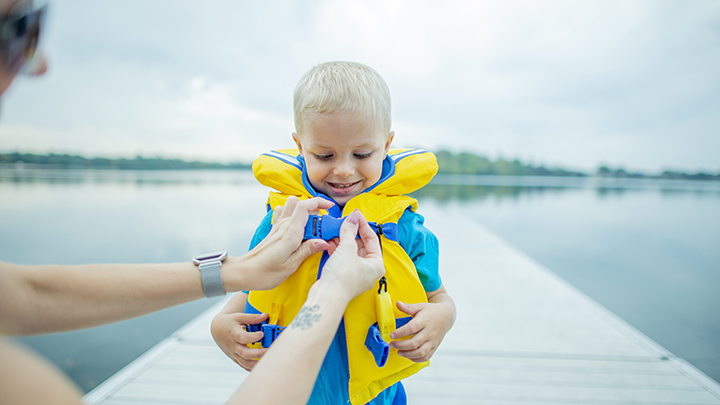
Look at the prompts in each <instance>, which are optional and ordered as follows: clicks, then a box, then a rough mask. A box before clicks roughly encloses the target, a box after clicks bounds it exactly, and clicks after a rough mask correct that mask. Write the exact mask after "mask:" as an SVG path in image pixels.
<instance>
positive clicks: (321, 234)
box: [303, 215, 398, 242]
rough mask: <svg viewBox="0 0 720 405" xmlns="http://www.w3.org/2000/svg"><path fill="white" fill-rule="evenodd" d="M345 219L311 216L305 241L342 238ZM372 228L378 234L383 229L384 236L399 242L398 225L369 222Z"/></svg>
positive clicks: (306, 228) (306, 229) (306, 226)
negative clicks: (341, 232)
mask: <svg viewBox="0 0 720 405" xmlns="http://www.w3.org/2000/svg"><path fill="white" fill-rule="evenodd" d="M345 218H347V217H343V218H335V217H333V216H330V215H310V216H309V217H308V221H307V224H305V234H304V236H303V239H323V240H330V239H334V238H338V237H340V227H341V226H342V224H343V222H344V221H345ZM368 224H369V225H370V228H372V230H373V231H375V232H377V230H378V229H382V234H383V235H385V237H386V238H388V239H390V240H392V241H395V242H397V241H398V225H397V224H396V223H392V222H389V223H386V224H378V223H376V222H368Z"/></svg>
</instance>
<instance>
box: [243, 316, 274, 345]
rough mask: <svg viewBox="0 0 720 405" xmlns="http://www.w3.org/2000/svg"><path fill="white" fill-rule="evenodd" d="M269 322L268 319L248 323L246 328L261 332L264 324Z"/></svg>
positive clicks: (249, 330) (250, 330)
mask: <svg viewBox="0 0 720 405" xmlns="http://www.w3.org/2000/svg"><path fill="white" fill-rule="evenodd" d="M267 323H268V320H267V319H266V320H264V321H262V322H260V323H255V324H252V325H247V326H245V330H247V331H248V332H260V331H262V326H263V325H266V324H267ZM258 342H259V340H258Z"/></svg>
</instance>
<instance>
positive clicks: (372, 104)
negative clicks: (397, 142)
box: [293, 62, 392, 136]
mask: <svg viewBox="0 0 720 405" xmlns="http://www.w3.org/2000/svg"><path fill="white" fill-rule="evenodd" d="M293 109H294V110H295V132H297V134H298V136H302V135H303V133H304V131H305V122H306V121H307V119H308V118H310V117H312V116H313V115H315V114H321V113H331V112H351V113H360V114H363V115H364V116H365V117H368V118H370V119H372V120H373V121H375V123H376V124H377V125H378V128H379V129H381V130H382V131H384V132H385V133H389V132H390V126H391V125H392V119H391V118H390V90H389V89H388V86H387V84H386V83H385V80H383V78H382V76H380V74H379V73H378V72H376V71H375V69H373V68H371V67H369V66H366V65H363V64H362V63H357V62H325V63H321V64H319V65H317V66H315V67H314V68H312V69H310V70H309V71H308V72H307V73H305V74H304V75H303V77H302V78H300V81H299V82H298V84H297V86H295V93H294V97H293Z"/></svg>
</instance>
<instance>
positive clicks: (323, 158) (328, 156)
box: [315, 155, 333, 160]
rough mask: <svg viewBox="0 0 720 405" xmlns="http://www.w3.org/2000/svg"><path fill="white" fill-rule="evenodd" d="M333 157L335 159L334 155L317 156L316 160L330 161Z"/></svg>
mask: <svg viewBox="0 0 720 405" xmlns="http://www.w3.org/2000/svg"><path fill="white" fill-rule="evenodd" d="M331 157H333V155H315V159H317V160H328V159H330V158H331Z"/></svg>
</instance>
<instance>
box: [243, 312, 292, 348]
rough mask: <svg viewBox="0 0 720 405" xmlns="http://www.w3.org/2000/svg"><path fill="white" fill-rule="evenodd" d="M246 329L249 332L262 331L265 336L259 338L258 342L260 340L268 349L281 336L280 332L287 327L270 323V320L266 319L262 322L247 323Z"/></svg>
mask: <svg viewBox="0 0 720 405" xmlns="http://www.w3.org/2000/svg"><path fill="white" fill-rule="evenodd" d="M245 329H246V330H247V331H248V332H262V333H263V337H262V339H260V340H258V342H260V344H261V345H262V347H263V348H264V349H267V348H268V347H270V345H271V344H272V343H273V342H274V341H275V339H277V338H278V336H280V333H281V332H282V331H284V330H285V327H284V326H279V325H272V324H270V323H268V320H267V319H266V320H264V321H262V322H260V323H255V324H252V325H247V326H246V327H245Z"/></svg>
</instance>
